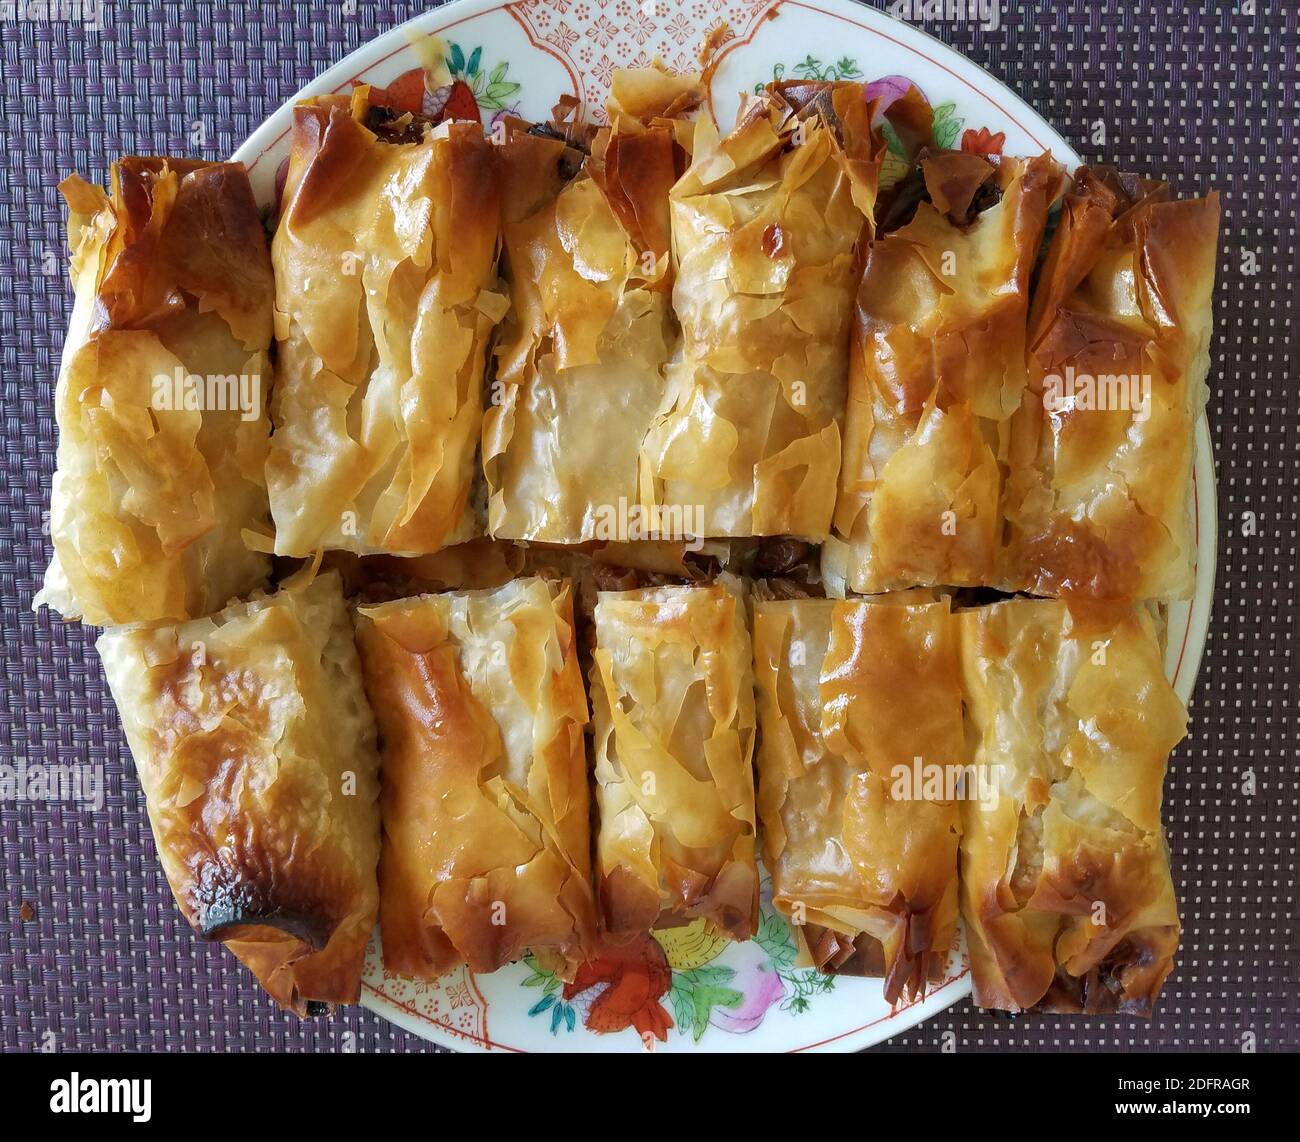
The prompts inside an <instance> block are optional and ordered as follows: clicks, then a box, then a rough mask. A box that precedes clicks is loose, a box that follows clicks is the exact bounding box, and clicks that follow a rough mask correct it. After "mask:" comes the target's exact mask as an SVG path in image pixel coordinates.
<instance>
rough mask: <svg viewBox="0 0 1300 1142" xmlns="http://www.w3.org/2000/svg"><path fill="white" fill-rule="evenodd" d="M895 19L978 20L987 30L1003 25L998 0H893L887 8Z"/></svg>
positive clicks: (976, 22)
mask: <svg viewBox="0 0 1300 1142" xmlns="http://www.w3.org/2000/svg"><path fill="white" fill-rule="evenodd" d="M887 11H888V12H889V14H890V15H891V16H893V17H894V19H895V20H907V21H909V22H911V23H913V24H916V23H920V22H921V21H922V20H929V21H931V22H933V23H936V24H938V23H943V24H978V25H979V26H980V27H981V28H983V29H984V31H986V32H996V31H997V30H998V29H999V28H1000V27H1002V5H1001V3H1000V2H999V0H894V2H893V3H892V4H890V5H889V8H888V9H887Z"/></svg>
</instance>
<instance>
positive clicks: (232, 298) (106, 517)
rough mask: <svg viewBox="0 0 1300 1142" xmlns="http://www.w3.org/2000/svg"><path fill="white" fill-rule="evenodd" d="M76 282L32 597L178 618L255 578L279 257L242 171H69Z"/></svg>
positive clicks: (89, 616)
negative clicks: (103, 181)
mask: <svg viewBox="0 0 1300 1142" xmlns="http://www.w3.org/2000/svg"><path fill="white" fill-rule="evenodd" d="M60 189H61V190H62V191H63V194H64V197H65V198H66V199H67V201H68V208H69V212H70V213H69V218H68V235H69V240H70V242H71V245H72V280H73V286H74V289H75V291H76V300H75V303H74V306H73V312H72V319H71V322H70V324H69V327H68V336H67V340H66V342H65V343H64V349H63V363H62V368H61V370H60V373H59V381H58V386H57V388H56V390H55V417H56V419H57V421H58V425H59V450H58V470H57V471H56V472H55V475H54V483H53V489H52V494H51V501H50V530H51V534H52V536H53V540H54V559H53V561H52V562H51V564H50V567H49V570H48V572H47V573H46V577H45V588H44V590H43V591H42V592H41V593H40V594H39V595H38V596H37V599H36V603H37V604H38V605H39V604H41V603H47V604H48V605H49V606H51V607H53V608H54V609H55V610H58V611H60V612H61V613H62V614H63V615H65V616H67V617H68V618H83V619H85V620H86V622H89V623H95V624H98V625H110V624H118V623H134V622H149V621H157V620H184V619H190V618H197V617H198V616H200V615H205V614H208V613H210V612H211V611H215V610H217V609H218V608H220V607H222V606H224V605H225V604H226V602H227V601H228V600H230V599H231V598H232V597H234V596H236V595H241V594H247V593H248V592H249V591H251V590H253V589H254V588H256V587H259V586H261V585H263V584H264V583H265V581H266V576H267V573H268V571H269V570H270V563H269V561H268V560H267V558H266V557H265V556H263V555H259V554H256V553H254V552H252V551H250V550H249V549H248V548H247V546H246V545H245V543H244V539H243V537H242V532H243V531H244V530H245V529H249V530H251V531H256V532H263V533H264V532H266V531H267V530H269V528H268V520H267V502H266V483H265V478H264V476H263V465H264V463H265V460H266V442H267V434H268V431H269V429H268V422H267V417H266V399H267V395H268V392H269V389H270V387H271V367H270V361H269V358H268V356H267V349H268V347H269V345H270V343H271V313H272V308H273V300H272V295H273V289H272V280H271V262H270V256H269V254H268V251H267V246H266V234H265V232H264V231H263V229H262V221H261V215H260V214H259V212H258V208H257V204H256V202H255V201H254V200H253V194H252V191H251V189H250V188H249V184H248V176H247V174H246V173H245V171H244V168H243V166H242V165H240V164H238V163H203V162H194V161H190V160H186V159H161V158H157V159H155V158H126V159H123V160H122V161H121V162H118V163H115V164H114V165H113V177H112V190H111V194H105V193H104V192H103V191H102V190H100V189H99V188H98V187H95V186H91V185H89V184H88V183H86V182H83V181H82V180H81V179H80V178H78V177H77V176H76V175H73V176H72V177H71V178H69V179H68V180H67V181H65V182H64V183H63V184H62V186H61V188H60Z"/></svg>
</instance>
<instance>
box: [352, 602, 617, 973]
mask: <svg viewBox="0 0 1300 1142" xmlns="http://www.w3.org/2000/svg"><path fill="white" fill-rule="evenodd" d="M357 633H358V645H359V648H360V650H361V659H362V663H363V667H364V671H365V680H366V688H367V690H368V692H369V694H370V701H371V704H372V705H373V707H374V709H375V713H376V716H377V717H378V720H379V728H380V735H381V739H382V742H383V747H382V753H383V794H382V799H381V804H382V810H383V814H382V815H383V830H384V838H383V855H382V857H381V859H380V909H379V920H380V930H381V935H382V940H383V949H384V963H385V965H386V966H387V967H388V968H389V970H391V971H396V972H400V973H401V974H403V975H408V976H415V977H417V978H422V979H433V978H435V977H437V976H438V975H440V974H442V973H444V972H446V971H448V970H450V969H451V968H453V967H455V966H456V965H457V964H460V963H468V964H469V966H470V968H471V969H473V970H474V971H480V972H488V971H494V970H495V969H496V968H499V967H500V966H501V965H502V964H506V963H509V962H511V961H513V960H517V959H519V958H520V957H522V956H523V955H524V954H525V953H527V952H530V951H531V952H532V953H533V954H534V955H536V956H538V957H539V958H540V959H541V960H542V961H543V962H547V963H549V964H551V965H552V966H553V967H554V968H555V969H556V970H557V971H559V972H561V973H562V974H564V975H565V976H566V977H568V975H569V973H570V972H571V971H572V970H573V968H574V967H575V966H576V965H577V964H578V963H581V962H582V961H583V960H584V959H585V958H586V957H587V955H589V954H590V953H591V952H592V951H593V945H594V936H595V922H596V914H595V906H594V900H593V897H592V890H591V834H590V828H589V825H588V801H589V795H588V789H587V764H586V752H585V747H584V743H583V727H584V726H585V725H586V723H587V699H586V694H585V693H584V692H583V688H582V673H581V671H580V669H579V667H578V658H577V650H576V646H575V642H574V633H573V605H572V600H571V598H570V588H569V586H568V584H567V583H556V582H552V581H548V580H545V579H541V578H527V579H516V580H514V581H513V582H511V583H507V584H506V585H505V586H504V587H501V588H499V589H497V590H494V591H473V592H467V593H460V594H446V595H422V596H420V597H419V598H414V599H399V600H397V601H394V602H391V603H384V604H382V605H380V606H377V607H363V608H362V609H361V610H360V611H359V617H358V631H357Z"/></svg>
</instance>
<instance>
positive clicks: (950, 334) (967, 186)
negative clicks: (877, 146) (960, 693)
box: [828, 150, 1063, 593]
mask: <svg viewBox="0 0 1300 1142" xmlns="http://www.w3.org/2000/svg"><path fill="white" fill-rule="evenodd" d="M1062 177H1063V172H1062V169H1061V167H1060V165H1059V164H1058V163H1056V162H1055V161H1054V160H1053V159H1052V158H1051V156H1050V155H1040V156H1038V157H1037V158H1033V159H1014V158H1002V159H1001V160H1000V161H998V162H993V161H991V160H989V159H987V158H985V157H984V156H982V155H975V154H968V153H965V152H962V151H942V152H935V151H929V150H926V151H923V152H922V153H921V157H920V160H919V161H918V162H917V164H916V166H915V169H914V170H913V172H912V174H911V175H910V176H909V179H908V180H907V182H906V183H904V184H902V185H900V186H899V187H897V188H895V189H894V191H893V197H894V204H893V209H892V210H891V211H890V212H889V221H888V222H882V223H881V227H880V233H878V235H877V237H876V239H875V241H873V242H872V243H871V244H870V245H869V246H868V247H867V251H866V260H865V265H864V268H863V271H862V278H861V281H860V283H859V286H858V293H857V305H856V313H855V318H854V326H853V341H852V348H851V350H850V364H849V399H848V410H847V413H846V423H845V444H844V464H843V468H842V470H841V472H840V490H839V500H838V502H837V504H836V509H835V531H836V534H837V536H838V537H839V538H840V539H842V540H843V541H844V542H845V543H847V544H848V547H849V550H848V551H847V552H846V553H838V552H835V550H834V545H832V549H831V552H830V553H829V554H828V557H829V558H836V559H839V560H841V561H843V563H844V565H845V571H846V574H847V584H848V586H849V587H850V588H851V589H852V590H854V591H859V592H867V593H871V592H877V591H890V590H899V589H903V588H907V587H912V586H918V585H920V586H933V585H938V584H948V585H951V586H979V585H986V584H989V583H991V582H992V581H993V578H994V575H995V571H996V560H997V548H998V543H999V541H1000V539H1001V532H1002V515H1001V510H1000V498H1001V494H1002V478H1003V470H1004V467H1005V465H1006V463H1007V448H1008V443H1007V436H1008V424H1009V421H1010V418H1011V415H1012V413H1014V412H1015V410H1016V409H1017V408H1018V407H1019V405H1020V400H1021V395H1022V393H1023V391H1024V387H1025V321H1026V318H1027V314H1028V310H1029V277H1030V272H1031V271H1032V269H1033V267H1034V260H1035V258H1036V257H1037V255H1038V248H1039V244H1040V243H1041V241H1042V237H1043V231H1044V228H1045V226H1046V224H1047V215H1048V209H1049V207H1050V206H1051V205H1052V203H1053V202H1054V201H1055V199H1056V198H1057V196H1058V194H1059V193H1060V188H1061V182H1062ZM909 208H910V209H911V210H912V211H913V213H912V214H911V216H910V217H908V216H907V210H908V209H909ZM886 227H891V228H889V229H888V230H887V229H886Z"/></svg>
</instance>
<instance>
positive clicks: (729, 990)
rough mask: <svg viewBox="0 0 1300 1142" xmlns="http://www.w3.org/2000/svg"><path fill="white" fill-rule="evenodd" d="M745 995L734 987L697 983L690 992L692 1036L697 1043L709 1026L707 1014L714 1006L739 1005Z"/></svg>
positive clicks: (710, 1013) (711, 1011)
mask: <svg viewBox="0 0 1300 1142" xmlns="http://www.w3.org/2000/svg"><path fill="white" fill-rule="evenodd" d="M744 998H745V997H744V996H743V995H742V994H741V993H740V992H738V991H737V990H736V989H735V988H734V987H711V986H709V985H707V984H699V985H697V986H696V987H695V989H694V990H693V991H692V992H691V1000H692V1003H693V1005H694V1008H695V1027H694V1032H693V1033H694V1036H695V1041H696V1042H697V1043H698V1042H699V1041H700V1040H701V1039H702V1038H703V1037H704V1032H705V1030H706V1029H707V1028H708V1026H709V1016H710V1015H712V1014H713V1009H714V1008H715V1007H739V1006H740V1004H741V1001H742V1000H743V999H744Z"/></svg>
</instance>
